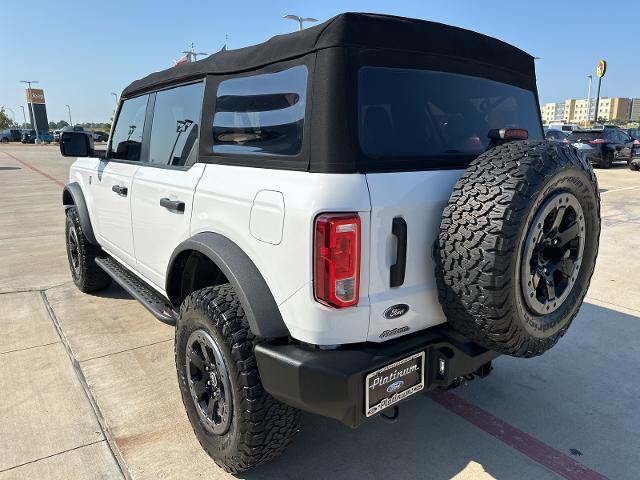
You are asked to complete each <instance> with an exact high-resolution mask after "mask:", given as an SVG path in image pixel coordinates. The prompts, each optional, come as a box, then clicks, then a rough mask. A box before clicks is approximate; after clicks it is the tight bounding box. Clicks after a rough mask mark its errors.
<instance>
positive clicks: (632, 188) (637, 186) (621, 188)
mask: <svg viewBox="0 0 640 480" xmlns="http://www.w3.org/2000/svg"><path fill="white" fill-rule="evenodd" d="M637 188H640V185H636V186H635V187H620V188H613V189H609V190H606V191H604V192H600V195H604V194H605V193H612V192H623V191H625V190H635V189H637Z"/></svg>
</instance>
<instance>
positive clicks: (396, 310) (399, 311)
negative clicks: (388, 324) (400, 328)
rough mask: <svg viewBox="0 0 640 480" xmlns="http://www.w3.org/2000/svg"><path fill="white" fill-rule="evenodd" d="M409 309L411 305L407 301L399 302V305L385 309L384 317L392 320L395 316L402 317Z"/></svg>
mask: <svg viewBox="0 0 640 480" xmlns="http://www.w3.org/2000/svg"><path fill="white" fill-rule="evenodd" d="M408 311H409V305H407V304H406V303H399V304H398V305H393V306H392V307H389V308H387V309H386V310H385V311H384V314H383V315H384V318H388V319H389V320H392V319H394V318H398V317H401V316H402V315H404V314H405V313H407V312H408Z"/></svg>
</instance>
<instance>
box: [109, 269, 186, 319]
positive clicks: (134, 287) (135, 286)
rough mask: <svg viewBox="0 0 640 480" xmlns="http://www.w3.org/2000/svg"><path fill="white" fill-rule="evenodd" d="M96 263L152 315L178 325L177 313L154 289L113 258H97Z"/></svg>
mask: <svg viewBox="0 0 640 480" xmlns="http://www.w3.org/2000/svg"><path fill="white" fill-rule="evenodd" d="M96 263H97V264H98V266H99V267H100V268H102V269H103V270H104V271H105V272H106V273H107V275H109V276H110V277H111V278H113V279H114V280H115V281H116V282H117V283H118V284H119V285H120V286H121V287H122V288H124V289H125V290H126V291H127V293H128V294H129V295H131V296H132V297H133V298H135V299H136V300H138V301H139V302H140V303H141V304H142V306H144V307H145V308H146V309H147V310H149V312H151V314H152V315H153V316H154V317H156V318H157V319H158V320H160V321H161V322H164V323H166V324H168V325H175V324H176V313H175V311H174V310H173V308H171V305H169V304H168V302H167V300H166V299H165V298H163V297H162V295H160V294H159V293H158V292H156V291H155V290H154V289H153V288H151V287H150V286H148V285H147V284H146V283H144V282H143V281H142V280H140V279H139V278H138V277H136V276H135V275H134V274H133V273H131V272H130V271H129V270H127V269H126V268H124V267H123V266H122V265H120V264H119V263H118V262H116V261H115V260H114V259H113V258H111V257H106V258H96Z"/></svg>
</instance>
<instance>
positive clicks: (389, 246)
mask: <svg viewBox="0 0 640 480" xmlns="http://www.w3.org/2000/svg"><path fill="white" fill-rule="evenodd" d="M358 77H359V78H358V92H359V93H358V123H359V142H360V149H361V151H362V154H363V157H366V158H367V159H370V161H371V165H373V166H375V168H369V170H370V171H369V173H367V174H366V177H367V184H368V187H369V194H370V198H371V257H370V283H369V299H370V303H371V318H370V326H369V340H370V341H378V342H380V341H384V340H387V339H389V338H395V337H397V336H399V335H403V334H406V333H411V332H415V331H417V330H421V329H424V328H427V327H430V326H433V325H436V324H438V323H442V322H444V321H445V317H444V314H443V312H442V309H441V307H440V304H439V301H438V294H437V287H436V280H435V275H434V269H435V264H434V260H433V256H432V251H433V247H434V243H435V240H436V237H437V235H438V230H439V226H440V221H441V218H442V211H443V209H444V207H445V205H446V204H447V202H448V200H449V196H450V195H451V192H452V189H453V186H454V185H455V183H456V181H457V180H458V179H459V178H460V176H461V175H462V173H463V171H464V168H465V166H466V165H467V164H468V162H469V161H471V160H472V159H473V158H475V157H476V156H477V155H479V154H480V153H482V152H483V151H485V150H486V149H487V147H488V145H489V138H488V133H489V130H491V129H494V128H523V129H526V130H527V131H528V132H529V138H530V139H534V140H541V139H542V126H541V124H540V120H539V118H540V117H539V113H538V111H537V101H536V98H535V95H534V93H533V92H531V91H528V90H524V89H521V88H518V87H514V86H510V85H506V84H502V83H498V82H494V81H490V80H486V79H482V78H478V77H471V76H465V75H459V74H451V73H444V72H434V71H427V70H417V69H400V68H383V67H363V68H361V69H360V72H359V75H358ZM365 161H366V160H365ZM396 165H401V166H402V167H401V168H399V167H396ZM363 169H365V170H366V169H367V167H366V165H365V166H363ZM371 170H375V171H371ZM398 170H400V171H398ZM407 307H408V309H407ZM405 311H406V313H403V312H405Z"/></svg>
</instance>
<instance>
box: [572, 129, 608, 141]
mask: <svg viewBox="0 0 640 480" xmlns="http://www.w3.org/2000/svg"><path fill="white" fill-rule="evenodd" d="M603 136H604V132H603V131H602V130H600V131H596V132H589V131H586V132H581V131H575V132H573V133H572V134H571V135H569V137H567V138H568V140H569V141H571V142H579V141H585V142H588V141H590V140H595V139H596V138H603Z"/></svg>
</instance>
